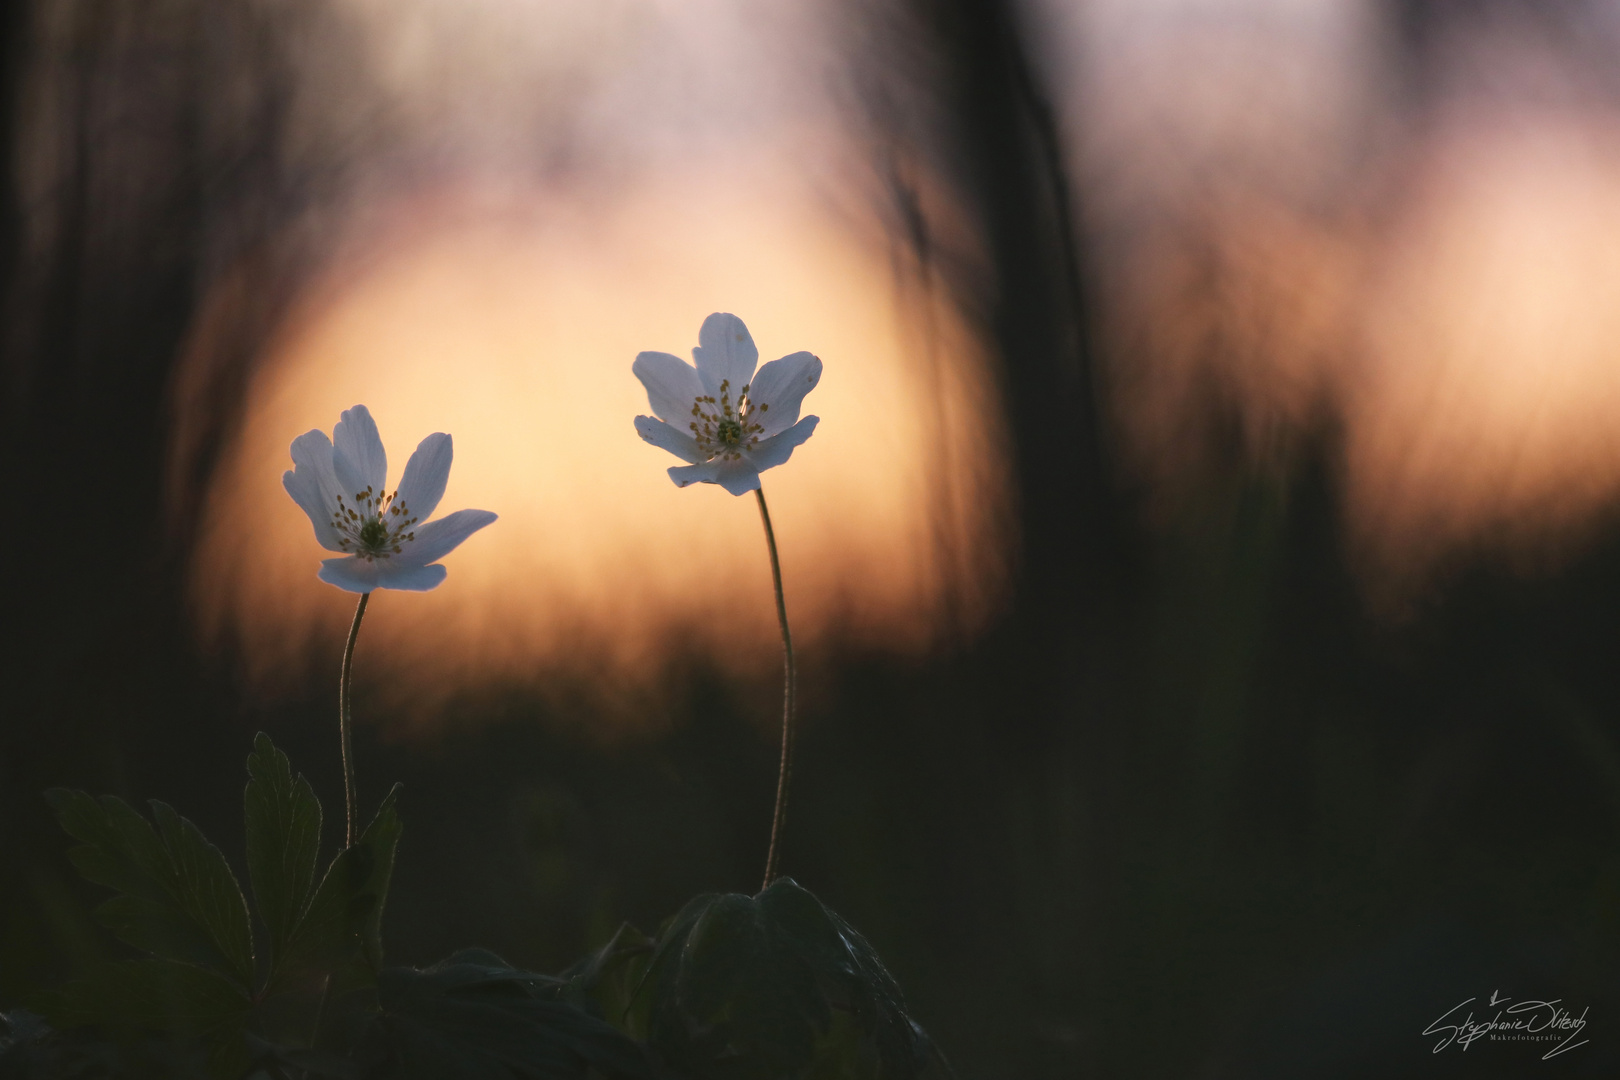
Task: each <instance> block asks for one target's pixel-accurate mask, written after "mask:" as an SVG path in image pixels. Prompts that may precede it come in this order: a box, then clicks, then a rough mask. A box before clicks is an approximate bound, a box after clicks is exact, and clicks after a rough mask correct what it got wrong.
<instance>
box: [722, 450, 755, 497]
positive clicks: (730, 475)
mask: <svg viewBox="0 0 1620 1080" xmlns="http://www.w3.org/2000/svg"><path fill="white" fill-rule="evenodd" d="M714 482H715V483H716V484H719V485H720V486H721V487H723V488H725V489H726V490H727V491H729V492H731V493H732V494H733V495H746V494H748V493H749V492H750V491H753V490H754V489H755V488H757V487H759V468H758V466H756V465H755V464H754V463H753V462H752V461H750V460H749V459H748V458H739V459H737V460H735V461H725V462H721V464H720V472H719V473H718V474H717V475H716V476H715V478H714Z"/></svg>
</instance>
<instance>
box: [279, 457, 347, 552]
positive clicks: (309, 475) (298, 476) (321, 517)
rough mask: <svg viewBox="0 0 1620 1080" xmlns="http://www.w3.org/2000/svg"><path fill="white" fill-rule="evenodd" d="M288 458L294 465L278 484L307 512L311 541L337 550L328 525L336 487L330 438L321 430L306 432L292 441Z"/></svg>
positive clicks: (338, 549)
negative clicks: (313, 533) (313, 540)
mask: <svg viewBox="0 0 1620 1080" xmlns="http://www.w3.org/2000/svg"><path fill="white" fill-rule="evenodd" d="M292 459H293V465H294V467H295V468H294V469H293V470H291V471H288V472H284V473H282V474H281V486H282V487H284V488H286V489H287V494H288V495H291V496H292V497H293V501H294V502H296V503H297V504H298V505H299V507H300V508H302V509H303V511H304V513H306V514H308V515H309V520H310V524H312V525H314V526H315V542H316V543H318V544H320V545H321V547H323V548H325V549H326V550H328V551H341V550H342V548H340V547H339V546H338V532H337V530H336V529H334V528H332V514H333V512H334V511H336V510H337V493H338V491H339V490H340V489H339V487H338V482H337V475H336V474H335V473H334V472H333V471H332V442H331V440H330V439H328V438H327V437H326V433H325V432H324V431H306V432H305V433H304V434H302V435H300V436H298V438H296V439H294V440H293V444H292Z"/></svg>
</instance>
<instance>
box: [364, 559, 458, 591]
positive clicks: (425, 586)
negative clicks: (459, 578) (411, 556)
mask: <svg viewBox="0 0 1620 1080" xmlns="http://www.w3.org/2000/svg"><path fill="white" fill-rule="evenodd" d="M377 566H378V570H377V588H379V589H403V590H405V591H406V592H427V591H428V590H429V589H432V588H436V587H437V586H438V585H439V583H440V582H442V581H443V580H444V576H445V574H446V573H448V571H447V570H445V568H444V564H443V563H434V564H433V565H432V566H403V565H401V564H400V562H399V561H398V560H397V559H389V560H388V561H386V562H381V561H379V562H378V563H377Z"/></svg>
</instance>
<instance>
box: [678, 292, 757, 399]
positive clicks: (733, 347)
mask: <svg viewBox="0 0 1620 1080" xmlns="http://www.w3.org/2000/svg"><path fill="white" fill-rule="evenodd" d="M692 358H693V359H694V360H696V361H697V373H698V378H699V379H701V380H702V381H703V388H704V389H705V390H707V391H708V392H709V394H710V395H711V396H712V397H713V398H714V399H715V400H716V401H718V400H719V399H720V383H721V382H723V381H724V382H729V383H730V387H729V392H730V394H731V401H732V404H733V405H735V404H736V402H737V395H739V394H741V393H742V388H743V387H745V386H747V385H748V380H749V379H751V378H753V376H754V365H755V364H758V363H759V350H758V349H757V348H755V347H754V339H753V337H752V336H750V335H749V333H748V327H746V326H744V325H743V321H742V320H741V319H739V318H737V316H735V315H731V314H728V313H726V312H724V311H717V312H715V313H714V314H713V315H710V316H709V317H708V318H707V319H704V320H703V329H701V330H699V331H698V347H697V348H695V349H693V350H692Z"/></svg>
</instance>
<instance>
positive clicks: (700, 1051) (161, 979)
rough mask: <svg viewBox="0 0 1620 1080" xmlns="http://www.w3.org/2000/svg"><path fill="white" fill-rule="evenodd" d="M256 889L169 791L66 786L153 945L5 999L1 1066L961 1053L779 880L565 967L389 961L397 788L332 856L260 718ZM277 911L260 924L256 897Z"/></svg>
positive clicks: (773, 1062) (838, 1064) (866, 1058)
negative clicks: (386, 939)
mask: <svg viewBox="0 0 1620 1080" xmlns="http://www.w3.org/2000/svg"><path fill="white" fill-rule="evenodd" d="M248 774H249V780H248V784H247V789H246V792H245V795H244V811H245V817H246V830H247V872H248V883H249V886H250V889H251V894H252V904H251V906H250V904H249V901H248V897H247V895H246V894H245V893H244V892H243V889H242V887H241V885H240V883H239V881H238V878H237V876H236V874H235V873H234V872H233V871H232V869H231V867H230V865H229V863H228V862H227V861H226V859H225V857H224V855H223V854H222V853H221V852H220V850H219V848H217V847H216V846H214V845H213V844H212V843H210V842H209V841H208V839H207V838H206V837H204V836H203V834H202V833H201V832H200V831H199V830H198V829H197V827H196V826H195V825H193V824H192V823H191V822H190V821H187V820H186V819H185V818H183V817H181V816H180V815H179V814H178V813H176V812H175V811H174V810H173V809H172V808H171V807H169V806H167V805H166V804H164V803H161V802H156V801H154V802H153V803H152V804H151V811H152V813H151V818H150V819H148V818H147V817H146V816H143V815H142V814H140V813H139V812H137V811H136V810H135V809H133V808H132V807H130V806H129V805H128V804H127V803H125V802H123V801H122V800H120V799H117V798H113V797H111V796H106V797H103V798H100V799H97V798H94V797H92V796H90V795H87V794H85V793H83V792H78V791H66V790H62V789H56V790H53V791H51V792H49V793H48V794H47V798H48V799H49V801H50V803H51V806H52V807H53V809H54V810H55V811H56V815H57V819H58V820H59V822H60V823H61V825H62V828H63V829H64V830H65V831H66V832H67V833H68V834H69V835H70V836H72V837H73V838H74V839H75V840H77V841H78V842H79V846H77V847H75V848H73V849H72V850H71V851H70V852H69V858H70V859H71V860H72V862H73V864H74V866H75V867H77V869H78V870H79V872H80V873H81V874H82V875H83V876H84V877H85V878H86V879H87V880H88V881H90V882H93V883H94V884H96V885H99V886H103V887H105V888H107V889H110V890H112V893H113V895H112V897H111V898H110V899H108V900H106V901H105V902H104V903H102V904H101V906H100V907H99V908H97V910H96V916H97V918H98V920H99V921H100V922H101V923H102V925H104V926H105V927H106V928H107V929H108V930H110V931H111V932H112V933H113V934H114V935H116V936H117V937H118V938H119V939H120V940H122V941H123V942H124V943H125V944H126V945H128V946H129V947H131V949H133V950H134V952H135V953H136V954H138V955H136V956H133V957H131V958H130V959H125V960H121V961H116V962H113V963H110V964H107V965H104V966H102V967H100V968H99V969H97V970H93V971H89V972H86V973H84V975H83V976H82V977H81V978H79V979H78V980H76V981H74V982H72V983H69V984H68V985H66V986H63V987H60V988H58V989H55V990H52V991H49V992H42V993H40V994H39V995H37V999H36V1000H35V1001H32V1002H30V1003H29V1004H30V1006H31V1011H24V1010H17V1011H14V1012H12V1013H10V1014H4V1013H0V1080H56V1078H59V1077H60V1078H84V1080H90V1078H107V1080H148V1078H151V1080H158V1078H162V1080H189V1078H193V1077H195V1078H197V1080H314V1078H332V1080H448V1078H454V1080H483V1078H490V1080H586V1078H600V1080H663V1078H669V1080H680V1078H686V1080H778V1078H795V1080H799V1078H802V1080H822V1078H826V1080H832V1078H851V1080H854V1078H870V1080H913V1078H918V1080H921V1078H924V1077H927V1076H931V1075H946V1074H948V1072H949V1069H948V1066H947V1065H946V1064H945V1061H944V1059H943V1057H942V1056H941V1055H940V1054H939V1053H938V1052H937V1050H935V1049H934V1047H933V1046H932V1044H931V1043H930V1042H929V1040H928V1038H927V1036H926V1035H925V1034H924V1033H923V1031H922V1029H921V1028H920V1027H919V1026H917V1024H916V1023H915V1022H914V1021H912V1020H911V1018H910V1017H909V1016H908V1015H907V1014H906V1010H905V1004H904V1001H903V999H902V997H901V994H900V990H899V988H898V986H897V985H896V984H895V981H894V979H893V978H892V977H891V976H890V975H889V973H888V971H887V970H886V969H885V968H884V966H883V964H882V962H881V961H880V960H879V959H878V957H877V954H876V953H875V952H874V951H873V949H872V947H871V945H870V944H869V943H868V942H867V941H866V939H865V938H863V937H862V936H861V935H860V934H859V933H857V932H856V931H855V930H854V929H853V928H852V927H850V926H849V925H848V924H847V923H846V922H844V920H842V919H841V918H839V917H838V915H837V914H835V913H834V912H832V911H830V910H828V909H827V908H826V907H825V906H824V905H823V904H822V903H821V902H820V901H819V900H817V899H816V898H815V897H814V896H812V895H811V894H810V893H809V892H807V891H806V890H804V889H802V888H800V887H799V886H798V885H796V884H795V883H793V882H792V881H791V880H788V879H786V878H782V879H779V880H777V881H776V882H774V883H772V885H771V886H770V887H769V888H768V889H766V890H765V891H763V892H762V893H760V894H759V895H758V896H756V897H748V896H742V895H738V894H728V895H717V894H709V895H704V896H699V897H697V898H695V899H693V900H692V901H691V902H689V903H688V904H687V905H686V906H685V907H684V908H682V909H681V911H680V912H679V913H677V914H676V915H675V916H674V917H673V918H671V919H670V920H669V921H668V922H667V923H666V925H665V926H664V928H663V929H662V931H661V932H660V933H659V935H658V936H657V937H656V938H648V937H646V936H644V935H643V934H641V933H639V932H638V931H636V930H635V929H633V928H632V927H630V926H628V925H626V926H624V927H621V928H620V930H619V932H618V933H617V934H616V935H615V936H614V937H613V939H612V940H611V941H609V942H608V943H607V944H606V945H604V946H603V947H602V948H601V949H599V950H598V951H597V952H595V953H594V954H592V955H590V956H588V957H586V958H585V959H583V960H581V961H580V962H579V963H577V964H575V965H574V966H573V967H571V968H569V969H568V970H567V971H564V972H562V973H561V974H559V975H548V974H539V973H535V972H528V971H522V970H518V969H516V968H513V967H512V966H511V965H509V964H507V963H506V962H505V961H504V960H502V959H501V958H500V957H498V956H496V955H494V954H493V953H490V952H487V951H484V950H481V949H463V950H461V951H459V952H456V953H455V954H453V955H452V956H450V957H448V958H447V959H445V960H443V961H440V962H439V963H437V964H434V965H432V966H431V967H427V968H422V969H418V968H410V967H387V966H384V964H383V948H382V914H383V908H384V904H385V901H386V899H387V895H388V886H389V880H390V878H391V876H392V873H393V866H394V855H395V851H396V848H397V846H398V843H399V837H400V828H401V825H400V818H399V814H398V810H397V802H398V796H399V788H398V786H397V785H396V786H395V788H394V790H393V791H390V792H389V794H388V796H387V797H386V798H385V799H384V800H383V802H382V805H381V807H380V808H379V809H378V811H377V813H376V815H375V816H374V817H373V818H372V820H371V822H370V824H369V825H368V826H367V827H366V829H365V830H364V832H363V833H362V835H361V836H360V838H359V840H358V841H357V842H356V843H355V844H354V845H353V846H352V847H349V848H345V849H344V850H342V851H340V852H338V854H337V855H336V856H335V857H334V858H333V859H332V860H331V861H330V862H329V863H327V865H326V867H325V869H324V871H323V872H319V873H318V871H319V870H320V858H319V855H320V851H319V848H320V833H321V805H320V802H319V800H317V799H316V797H315V793H314V791H313V790H312V789H311V787H310V785H309V783H308V782H307V781H306V780H305V779H304V778H303V776H302V775H297V774H295V773H294V772H293V770H292V766H291V764H290V763H289V761H288V760H287V757H286V755H285V754H283V753H282V752H281V751H279V750H277V749H276V748H275V747H274V746H273V745H272V744H271V741H270V739H269V737H268V736H266V735H263V734H260V735H259V736H258V738H257V739H256V741H255V745H254V751H253V753H252V755H250V756H249V758H248ZM255 915H256V916H257V920H256V921H255V919H254V916H255Z"/></svg>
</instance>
